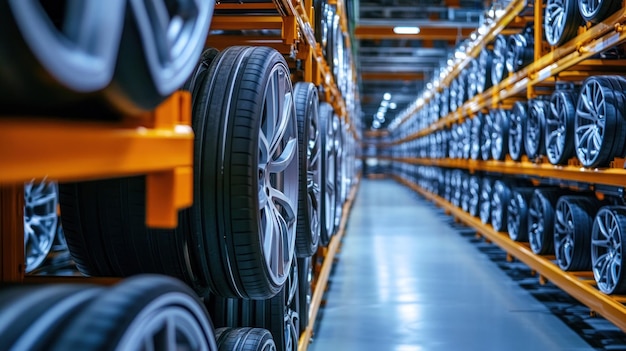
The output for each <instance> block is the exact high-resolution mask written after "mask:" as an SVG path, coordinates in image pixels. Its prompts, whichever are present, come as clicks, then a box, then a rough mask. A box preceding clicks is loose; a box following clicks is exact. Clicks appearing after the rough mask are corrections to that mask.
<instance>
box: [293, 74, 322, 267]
mask: <svg viewBox="0 0 626 351" xmlns="http://www.w3.org/2000/svg"><path fill="white" fill-rule="evenodd" d="M294 96H295V102H296V115H297V118H298V166H299V174H300V175H299V180H298V183H299V185H298V222H297V223H298V224H297V228H296V255H297V257H308V256H311V255H313V253H315V251H317V246H318V244H319V239H320V191H321V189H320V186H321V172H320V163H321V157H322V154H321V147H322V145H321V144H322V143H321V140H320V139H321V135H320V125H319V111H318V110H319V99H318V96H317V89H316V88H315V85H313V84H312V83H304V82H299V83H296V85H295V87H294Z"/></svg>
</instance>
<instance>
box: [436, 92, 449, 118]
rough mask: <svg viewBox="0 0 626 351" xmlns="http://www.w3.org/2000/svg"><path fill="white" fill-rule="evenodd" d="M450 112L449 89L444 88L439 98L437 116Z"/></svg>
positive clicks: (444, 115)
mask: <svg viewBox="0 0 626 351" xmlns="http://www.w3.org/2000/svg"><path fill="white" fill-rule="evenodd" d="M448 114H450V89H449V88H444V89H443V90H442V91H441V95H440V98H439V117H440V118H444V117H446V116H447V115H448Z"/></svg>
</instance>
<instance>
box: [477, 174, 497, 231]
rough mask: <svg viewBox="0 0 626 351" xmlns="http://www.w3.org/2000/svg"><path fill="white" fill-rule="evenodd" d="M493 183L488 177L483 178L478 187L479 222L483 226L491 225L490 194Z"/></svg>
mask: <svg viewBox="0 0 626 351" xmlns="http://www.w3.org/2000/svg"><path fill="white" fill-rule="evenodd" d="M493 185H494V182H493V180H492V179H491V178H490V177H483V179H482V183H481V187H480V209H479V217H480V221H481V222H483V223H484V224H487V223H491V193H492V192H493Z"/></svg>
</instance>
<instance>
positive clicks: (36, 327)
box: [0, 284, 104, 351]
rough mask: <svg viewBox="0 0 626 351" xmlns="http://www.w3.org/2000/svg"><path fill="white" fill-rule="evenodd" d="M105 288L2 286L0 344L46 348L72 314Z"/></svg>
mask: <svg viewBox="0 0 626 351" xmlns="http://www.w3.org/2000/svg"><path fill="white" fill-rule="evenodd" d="M103 289H104V288H101V287H95V286H90V285H70V284H57V285H47V286H45V285H44V286H36V285H33V286H5V287H3V288H2V289H1V290H0V315H2V316H3V317H2V323H0V333H1V334H2V338H0V348H1V349H2V350H33V351H35V350H48V349H49V345H50V342H51V341H52V340H54V338H55V337H56V336H57V334H58V333H59V332H61V331H62V330H64V329H65V327H66V325H65V323H66V322H67V321H68V319H69V318H71V317H72V315H73V314H75V313H77V311H79V310H80V309H81V308H83V307H84V306H85V305H86V304H88V303H89V302H90V301H91V300H92V299H94V298H95V297H96V296H97V295H98V294H99V293H100V292H101V291H102V290H103Z"/></svg>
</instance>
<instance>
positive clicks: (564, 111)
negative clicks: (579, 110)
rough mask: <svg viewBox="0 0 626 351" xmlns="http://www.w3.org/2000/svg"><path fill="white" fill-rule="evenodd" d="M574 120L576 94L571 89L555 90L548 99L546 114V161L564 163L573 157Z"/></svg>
mask: <svg viewBox="0 0 626 351" xmlns="http://www.w3.org/2000/svg"><path fill="white" fill-rule="evenodd" d="M575 122H576V96H575V94H574V92H572V91H555V92H554V93H553V94H552V98H551V100H550V113H549V114H547V115H546V123H545V139H546V140H545V148H546V156H547V157H548V161H549V162H550V163H551V164H553V165H564V164H567V161H568V160H569V159H570V158H571V157H574V139H575V138H574V135H575V133H576V131H575V129H574V124H575Z"/></svg>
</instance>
